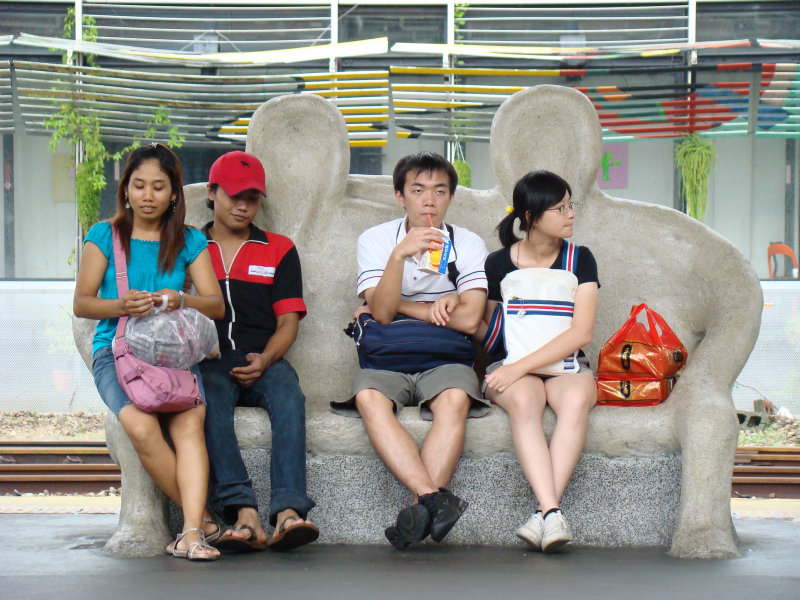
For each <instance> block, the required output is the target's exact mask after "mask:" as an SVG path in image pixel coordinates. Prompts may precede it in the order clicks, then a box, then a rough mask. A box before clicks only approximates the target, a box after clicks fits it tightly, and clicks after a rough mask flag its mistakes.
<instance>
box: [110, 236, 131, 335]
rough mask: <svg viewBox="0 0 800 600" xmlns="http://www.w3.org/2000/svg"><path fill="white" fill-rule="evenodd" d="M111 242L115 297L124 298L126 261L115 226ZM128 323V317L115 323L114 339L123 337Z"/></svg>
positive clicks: (126, 287) (126, 272)
mask: <svg viewBox="0 0 800 600" xmlns="http://www.w3.org/2000/svg"><path fill="white" fill-rule="evenodd" d="M111 240H112V241H113V244H114V269H115V270H116V272H117V297H118V298H124V297H125V294H127V293H128V289H129V288H128V261H127V260H125V251H124V250H123V249H122V242H121V241H120V239H119V230H118V229H117V227H116V225H112V226H111ZM127 323H128V316H127V315H125V316H124V317H120V318H119V320H118V321H117V332H116V334H115V335H114V337H115V338H121V337H125V325H126V324H127Z"/></svg>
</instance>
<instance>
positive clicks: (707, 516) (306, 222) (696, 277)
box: [75, 86, 762, 558]
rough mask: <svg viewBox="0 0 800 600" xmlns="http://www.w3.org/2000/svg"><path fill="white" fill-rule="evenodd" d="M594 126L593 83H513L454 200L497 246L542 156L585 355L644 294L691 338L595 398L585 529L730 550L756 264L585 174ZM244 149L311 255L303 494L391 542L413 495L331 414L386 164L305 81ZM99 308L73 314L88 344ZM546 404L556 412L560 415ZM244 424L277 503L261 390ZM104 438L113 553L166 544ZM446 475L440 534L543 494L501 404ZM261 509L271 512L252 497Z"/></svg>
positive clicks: (200, 194)
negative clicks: (354, 151) (628, 385)
mask: <svg viewBox="0 0 800 600" xmlns="http://www.w3.org/2000/svg"><path fill="white" fill-rule="evenodd" d="M601 143H602V139H601V128H600V123H599V121H598V117H597V114H596V112H595V110H594V109H593V107H592V105H591V103H590V102H589V101H588V100H587V99H586V98H585V97H584V96H583V95H582V94H580V93H578V92H575V91H573V90H571V89H568V88H563V87H557V86H538V87H535V88H531V89H527V90H524V91H522V92H519V93H517V94H515V95H514V96H512V97H511V98H510V99H508V100H507V101H506V102H505V103H504V104H503V105H502V106H501V107H500V109H499V110H498V112H497V115H496V116H495V119H494V122H493V125H492V135H491V146H490V152H491V160H492V164H493V167H494V172H495V176H496V181H497V182H498V185H497V187H496V188H495V189H492V190H483V191H481V190H472V189H465V188H461V187H459V188H458V191H457V193H456V197H455V199H454V201H453V204H452V205H451V208H450V210H449V211H448V217H449V220H451V221H452V222H454V223H458V224H459V225H463V226H465V227H468V228H469V229H471V230H472V231H475V232H476V233H478V234H479V235H481V236H483V238H484V239H485V240H486V242H487V245H488V246H489V248H490V250H492V249H495V248H497V247H498V245H499V244H498V242H497V239H496V235H495V233H494V227H495V225H496V223H497V222H498V221H499V220H500V218H501V217H502V216H503V215H504V214H505V210H504V209H505V206H506V205H507V204H508V203H509V200H508V199H509V198H510V196H511V189H512V186H513V184H514V182H515V181H516V180H517V179H518V178H519V177H520V176H522V175H523V174H525V173H526V172H528V171H530V170H533V169H548V170H551V171H554V172H556V173H559V174H560V175H562V176H563V177H565V178H566V179H567V180H568V181H569V182H570V184H571V185H572V189H573V191H574V194H573V199H574V201H575V202H576V203H577V204H578V205H579V213H578V215H579V216H578V219H577V221H576V223H577V225H576V231H575V238H574V239H575V241H576V242H577V243H579V244H585V245H587V246H589V247H590V248H591V249H592V251H593V253H594V254H595V256H596V257H597V261H598V265H599V270H600V280H601V283H602V288H601V290H600V309H599V315H598V319H597V325H596V328H595V336H594V341H593V342H592V344H591V346H590V347H589V348H588V352H587V354H588V356H589V357H590V358H591V359H592V363H593V365H594V364H595V362H596V357H597V351H598V349H599V347H600V346H601V345H602V343H603V341H604V340H606V339H608V338H609V337H610V335H611V334H612V333H613V332H614V331H616V329H618V328H619V326H620V325H621V324H622V323H623V322H624V321H625V319H626V318H627V316H628V313H629V310H630V307H631V305H633V304H638V303H640V302H644V301H646V302H648V303H649V304H650V305H651V306H652V307H654V308H655V309H656V310H658V311H659V312H660V313H661V314H662V315H664V317H665V318H666V319H667V321H668V322H669V323H670V325H671V326H672V328H673V329H674V330H675V331H676V333H677V334H678V335H679V336H680V338H681V339H682V341H683V342H684V344H685V345H686V347H687V348H688V349H689V360H688V364H687V366H686V369H685V371H684V373H683V376H682V377H681V378H680V380H679V381H678V383H677V385H676V386H675V388H674V390H673V392H672V394H671V395H670V397H669V398H668V400H667V401H666V402H665V403H663V404H662V405H660V406H656V407H648V408H614V407H597V408H595V409H594V410H593V411H592V413H591V415H590V420H589V431H588V435H587V440H586V448H585V451H584V454H583V456H582V458H581V460H580V463H579V465H578V468H577V470H576V472H575V474H574V476H573V478H572V480H571V482H570V484H569V486H568V488H567V490H566V493H565V497H564V501H563V503H562V506H563V508H564V510H565V512H566V513H567V514H568V516H569V520H570V524H571V525H572V527H573V532H574V534H575V537H576V541H577V542H578V543H583V544H590V545H597V546H618V545H663V546H670V553H671V554H672V555H674V556H680V557H719V558H722V557H733V556H737V555H738V549H737V545H736V542H735V532H734V530H733V525H732V522H731V516H730V506H729V497H730V481H731V474H732V468H733V455H734V451H735V448H736V441H737V430H738V423H737V419H736V414H735V410H734V407H733V402H732V399H731V388H732V384H733V381H734V379H735V377H736V375H737V374H738V373H739V371H740V370H741V368H742V367H743V365H744V363H745V361H746V360H747V357H748V355H749V353H750V351H751V349H752V347H753V344H754V343H755V339H756V336H757V333H758V327H759V322H760V313H761V307H762V296H761V288H760V286H759V282H758V279H757V277H756V275H755V273H754V271H753V270H752V268H751V267H750V265H749V264H748V262H747V261H746V260H745V259H744V257H743V256H742V255H741V254H740V253H739V252H738V251H737V250H736V249H735V248H734V247H733V246H732V245H731V244H730V243H728V242H727V241H726V240H724V239H723V238H721V237H720V236H718V235H717V234H715V233H714V232H713V231H711V230H710V229H708V228H707V227H705V226H704V225H702V224H701V223H698V222H697V221H695V220H693V219H691V218H689V217H687V216H685V215H683V214H681V213H679V212H676V211H674V210H670V209H666V208H662V207H659V206H655V205H648V204H644V203H640V202H633V201H628V200H619V199H614V198H610V197H608V196H607V195H605V194H604V193H603V192H602V191H601V190H600V189H598V187H597V186H596V183H595V181H596V173H597V169H598V166H599V164H600V157H601ZM247 151H248V152H252V153H254V154H256V155H257V156H259V157H260V158H261V160H262V161H263V163H264V166H265V168H266V173H267V191H268V197H269V200H268V201H267V202H266V204H265V206H264V207H263V210H262V212H261V214H260V215H259V217H258V223H259V224H260V225H261V226H263V227H266V228H267V229H271V230H274V231H277V232H281V233H283V234H286V235H288V236H290V237H291V238H292V239H293V240H294V241H295V243H296V244H297V246H298V249H299V252H300V256H301V259H302V261H303V275H304V285H305V297H306V301H307V304H308V307H309V313H308V317H307V318H306V319H305V320H304V321H303V322H302V324H301V327H300V335H299V338H298V341H297V343H295V345H294V347H293V348H292V351H291V353H290V355H289V359H290V360H291V361H292V363H293V365H294V366H295V368H296V369H297V371H298V373H299V375H300V381H301V385H302V386H303V390H304V392H305V394H306V397H307V412H308V426H307V430H308V435H307V439H308V452H309V459H308V481H309V494H310V495H311V496H312V497H313V498H314V499H315V500H316V502H317V503H318V507H317V508H316V509H314V511H313V512H312V513H311V516H312V518H313V519H314V521H315V523H316V524H317V525H319V527H320V531H321V537H320V542H322V543H385V540H384V539H383V529H384V527H385V526H386V525H388V524H390V523H391V522H393V520H394V517H395V515H396V513H397V511H398V510H399V509H400V508H401V507H402V506H403V505H404V504H405V503H407V501H408V497H407V492H405V491H404V490H403V488H402V487H401V486H400V484H398V483H397V482H396V481H395V480H394V478H393V477H392V476H391V475H390V474H389V473H388V471H387V470H386V469H385V468H384V467H383V465H382V464H381V462H380V461H379V460H378V458H377V457H376V456H375V454H374V452H373V451H372V449H371V446H370V444H369V440H368V438H367V435H366V433H365V431H364V428H363V425H362V423H361V421H360V420H358V419H348V418H345V417H341V416H338V415H335V414H333V413H332V412H331V411H330V409H329V407H328V402H329V401H330V400H331V399H333V398H342V397H346V396H347V395H348V392H349V385H350V381H351V377H352V375H353V373H354V372H355V370H356V368H357V361H356V354H355V351H354V348H353V347H352V346H353V344H352V341H351V340H350V339H349V338H347V337H346V336H345V335H344V334H343V333H342V328H343V327H344V326H345V325H346V323H347V322H348V321H349V318H350V315H351V314H352V311H353V309H354V307H355V306H356V304H357V300H356V298H355V294H354V290H355V273H356V265H355V241H356V238H357V236H358V234H359V233H360V232H361V231H362V230H363V229H365V228H367V227H368V226H371V225H373V224H376V223H379V222H382V221H386V220H388V219H390V218H393V217H394V216H397V215H399V214H400V210H401V209H400V208H399V207H398V206H397V203H396V201H395V199H394V196H393V191H392V185H391V178H390V177H386V176H359V175H348V170H349V157H350V152H349V147H348V141H347V131H346V127H345V124H344V120H343V119H342V116H341V114H340V113H339V111H338V110H337V109H336V108H335V107H334V106H333V105H332V104H330V103H328V102H327V101H325V100H323V99H321V98H318V97H315V96H286V97H282V98H278V99H276V100H272V101H270V102H268V103H266V104H264V105H263V106H261V107H260V108H259V109H258V110H257V111H256V113H255V114H254V116H253V119H252V120H251V123H250V128H249V132H248V137H247ZM186 194H187V201H188V203H189V211H188V216H187V220H188V222H189V223H191V224H193V225H196V226H200V225H202V224H203V223H205V222H206V221H208V220H210V218H211V214H210V212H209V211H208V209H206V207H205V203H204V198H205V186H204V185H203V184H195V185H189V186H187V187H186ZM93 326H94V324H93V323H92V322H88V321H81V320H76V322H75V336H76V342H77V344H78V346H79V348H80V349H81V350H82V351H83V352H84V357H85V358H86V359H87V362H88V358H89V357H88V351H89V348H90V344H89V339H90V337H91V331H92V328H93ZM400 419H401V421H402V422H403V423H404V424H405V425H406V426H407V428H408V429H409V430H410V431H411V433H412V435H413V436H415V437H416V439H417V440H418V441H419V440H421V439H422V437H423V435H424V433H425V432H426V431H427V428H428V426H429V423H425V422H423V421H422V420H420V419H419V417H418V415H417V412H416V411H414V410H406V411H402V412H401V416H400ZM546 423H547V427H548V428H549V429H548V430H550V431H551V430H552V425H553V415H552V414H551V413H550V412H549V411H547V414H546ZM236 427H237V432H238V435H239V441H240V445H241V446H242V448H243V455H244V457H245V461H246V462H247V464H248V468H249V469H250V473H251V475H252V477H253V479H254V481H255V485H256V490H257V492H258V494H259V495H260V498H261V500H260V502H261V505H262V506H265V507H266V506H268V501H267V500H268V498H269V478H268V473H267V466H268V465H269V457H268V453H269V445H270V444H269V439H270V433H269V431H270V430H269V422H268V418H267V416H266V413H265V412H263V411H261V410H259V409H244V408H241V409H238V411H237V416H236ZM106 434H107V441H108V445H109V448H110V450H111V453H112V455H113V456H114V458H115V460H116V461H117V462H118V463H119V465H120V467H121V469H122V478H123V479H122V489H123V494H122V510H121V513H120V519H119V527H118V530H117V532H116V533H115V534H114V536H113V537H112V538H111V539H110V540H109V542H108V543H107V544H106V550H107V551H109V552H111V553H113V554H116V555H126V556H131V555H136V556H143V555H150V554H158V553H160V552H163V547H164V545H165V544H166V543H167V542H168V541H169V537H170V536H169V532H168V526H167V503H166V500H165V498H164V496H163V495H162V494H161V493H160V492H159V491H158V490H157V489H156V488H155V486H154V484H153V483H152V481H151V480H150V479H149V477H148V476H147V475H146V473H145V472H144V471H143V469H142V467H141V464H140V463H139V461H138V458H137V457H136V454H135V452H134V451H133V448H132V446H131V444H130V442H129V441H128V439H127V437H126V435H125V433H124V431H123V430H122V428H121V426H120V425H119V423H118V422H117V420H116V418H114V417H113V415H109V417H108V418H107V421H106ZM452 488H453V489H454V491H455V492H456V493H457V494H459V495H460V496H462V497H464V498H465V499H466V500H468V501H469V502H470V508H469V510H468V511H467V512H466V513H465V515H464V517H463V518H462V520H461V521H460V522H459V524H458V526H457V527H456V528H455V529H454V530H453V532H452V533H451V534H450V535H449V536H448V538H447V543H449V544H487V545H496V544H515V543H519V542H518V541H517V540H516V538H515V537H514V533H513V532H514V528H515V526H516V525H517V524H519V523H521V522H523V521H524V520H525V519H526V518H527V517H528V516H529V514H530V513H531V512H532V510H533V507H534V501H533V497H532V493H531V491H530V489H529V487H528V485H527V484H526V482H525V480H524V478H523V476H522V474H521V472H520V469H519V466H518V465H517V463H516V459H515V458H514V456H513V451H512V443H511V434H510V428H509V424H508V419H507V417H506V415H505V413H503V412H502V411H501V410H499V409H497V408H495V409H493V411H492V412H491V413H490V414H489V415H488V416H487V417H485V418H482V419H474V420H470V421H469V423H468V426H467V439H466V448H465V457H464V459H463V460H462V461H461V463H460V465H459V468H458V470H457V471H456V474H455V476H454V478H453V481H452ZM262 516H265V515H262Z"/></svg>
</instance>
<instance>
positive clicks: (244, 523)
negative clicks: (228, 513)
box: [222, 506, 267, 544]
mask: <svg viewBox="0 0 800 600" xmlns="http://www.w3.org/2000/svg"><path fill="white" fill-rule="evenodd" d="M251 530H252V531H253V532H255V538H256V539H255V541H256V542H257V543H259V544H265V543H266V541H267V533H266V532H265V531H264V528H263V527H262V526H261V521H260V520H259V518H258V511H257V510H256V509H255V508H251V507H249V506H245V507H242V508H240V509H239V512H238V513H237V515H236V525H235V526H234V527H233V529H227V530H226V531H225V533H223V534H222V537H232V538H236V539H240V540H250V538H251V536H252V533H251Z"/></svg>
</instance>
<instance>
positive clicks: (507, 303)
mask: <svg viewBox="0 0 800 600" xmlns="http://www.w3.org/2000/svg"><path fill="white" fill-rule="evenodd" d="M564 243H565V244H567V247H566V248H565V252H564V253H563V257H564V258H563V261H562V267H561V269H545V268H528V269H517V270H516V271H512V272H510V273H509V274H508V275H506V276H505V277H504V278H503V280H502V281H501V282H500V292H501V294H502V296H503V337H504V338H505V345H506V351H507V353H508V355H507V356H506V359H505V360H504V361H503V364H510V363H514V362H516V361H518V360H520V359H521V358H523V357H525V356H527V355H528V354H530V353H531V352H535V351H536V350H538V349H539V348H541V347H542V346H544V345H545V344H547V343H548V342H549V341H550V340H552V339H553V338H555V337H556V336H558V335H559V334H560V333H562V332H564V331H566V330H567V329H569V328H570V326H571V325H572V314H573V311H574V307H575V292H576V290H577V289H578V278H577V277H576V276H575V266H576V264H577V257H578V246H576V245H575V244H573V243H572V242H570V241H568V240H564ZM577 355H578V352H577V351H575V352H574V353H573V354H570V355H569V356H567V357H566V358H564V359H562V360H558V361H556V362H554V363H552V364H549V365H546V366H544V367H541V368H540V369H537V370H536V373H537V374H539V375H564V374H567V373H577V372H578V371H579V370H580V365H579V364H578V360H577Z"/></svg>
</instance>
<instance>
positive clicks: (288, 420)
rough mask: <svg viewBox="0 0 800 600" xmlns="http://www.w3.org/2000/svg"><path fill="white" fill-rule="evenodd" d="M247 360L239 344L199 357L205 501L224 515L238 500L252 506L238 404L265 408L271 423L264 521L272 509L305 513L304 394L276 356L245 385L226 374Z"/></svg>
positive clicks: (231, 513)
mask: <svg viewBox="0 0 800 600" xmlns="http://www.w3.org/2000/svg"><path fill="white" fill-rule="evenodd" d="M245 365H247V360H245V353H244V352H242V351H240V350H231V351H227V352H223V354H222V357H221V358H219V359H213V360H206V361H203V362H202V363H200V372H201V373H202V375H203V385H204V387H205V390H206V421H205V433H206V446H207V447H208V458H209V461H210V466H211V487H212V489H211V506H212V507H213V508H214V510H216V511H217V512H219V513H220V514H222V515H223V516H224V517H225V518H226V519H228V520H229V521H235V520H236V511H237V510H238V509H239V507H241V506H251V507H253V508H257V503H256V495H255V492H254V491H253V485H252V482H251V481H250V478H249V477H248V475H247V469H246V468H245V466H244V462H243V461H242V454H241V452H240V451H239V444H238V442H237V440H236V432H235V431H234V428H233V411H234V408H236V406H237V405H239V406H257V407H261V408H264V409H266V411H267V413H268V414H269V420H270V423H271V425H272V463H271V465H270V473H269V477H270V487H271V492H272V493H271V498H270V507H269V513H270V523H271V524H272V525H275V521H276V519H277V514H278V513H279V512H280V511H282V510H285V509H287V508H291V509H294V510H295V511H296V512H297V513H298V514H299V515H300V516H301V517H302V518H305V517H306V515H307V514H308V511H310V510H311V509H312V508H314V506H315V503H314V501H313V500H311V498H309V497H308V496H307V495H306V411H305V396H303V392H302V391H301V390H300V383H299V381H298V379H297V373H295V371H294V369H293V368H292V366H291V365H290V364H289V363H288V362H287V361H286V360H284V359H281V360H279V361H277V362H275V363H274V364H272V365H270V367H269V368H268V369H267V370H265V371H264V372H263V373H262V374H261V377H259V378H258V379H257V380H256V382H255V383H254V384H253V385H252V386H250V387H249V388H242V387H240V386H239V384H238V383H237V382H236V381H235V380H234V379H233V378H232V377H231V376H230V370H231V369H233V368H234V367H240V366H245Z"/></svg>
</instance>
